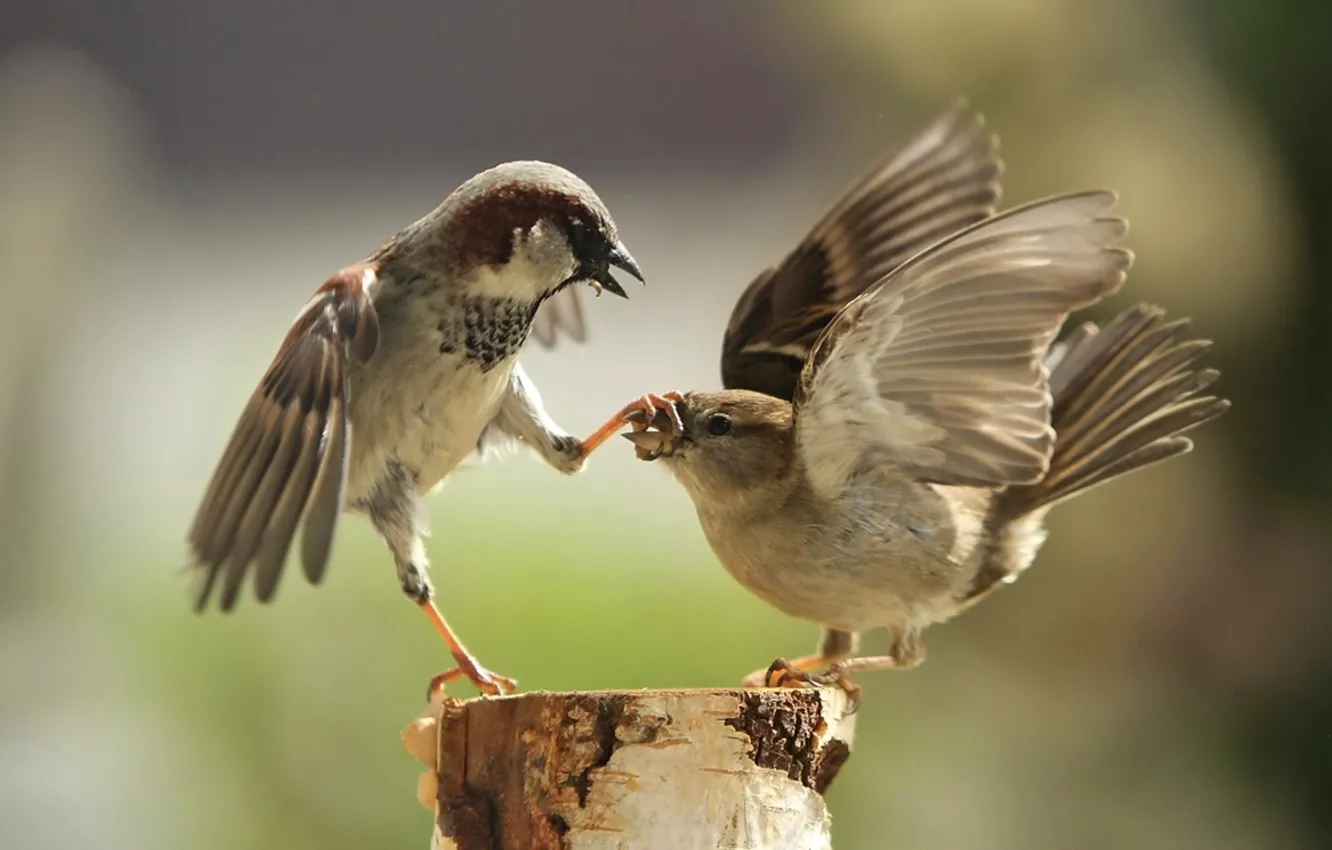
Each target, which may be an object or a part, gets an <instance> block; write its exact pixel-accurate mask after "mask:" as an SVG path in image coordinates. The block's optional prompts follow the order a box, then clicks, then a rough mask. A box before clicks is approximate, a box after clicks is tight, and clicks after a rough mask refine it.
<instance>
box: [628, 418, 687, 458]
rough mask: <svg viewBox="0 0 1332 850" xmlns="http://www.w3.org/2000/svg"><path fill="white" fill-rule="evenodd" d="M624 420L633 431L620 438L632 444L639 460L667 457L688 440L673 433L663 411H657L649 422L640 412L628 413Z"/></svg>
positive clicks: (681, 435)
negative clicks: (632, 427) (631, 426)
mask: <svg viewBox="0 0 1332 850" xmlns="http://www.w3.org/2000/svg"><path fill="white" fill-rule="evenodd" d="M625 420H626V421H627V422H629V423H630V424H632V425H633V426H634V430H633V431H628V432H626V433H624V434H621V435H620V436H622V437H624V438H625V439H626V440H628V441H629V442H631V443H633V444H634V454H635V455H637V456H638V459H639V460H656V459H657V458H659V457H662V456H663V455H664V456H667V457H669V456H671V455H673V454H675V452H676V450H678V449H679V448H680V445H681V444H682V443H683V442H685V441H686V440H687V439H688V438H687V437H685V435H683V434H676V433H674V429H673V428H672V427H671V419H670V416H668V415H667V413H666V411H664V410H660V409H659V410H657V411H656V414H655V415H654V416H653V417H652V421H651V422H648V421H647V414H645V413H644V412H643V411H641V410H635V411H634V412H633V413H630V414H629V415H628V416H626V417H625Z"/></svg>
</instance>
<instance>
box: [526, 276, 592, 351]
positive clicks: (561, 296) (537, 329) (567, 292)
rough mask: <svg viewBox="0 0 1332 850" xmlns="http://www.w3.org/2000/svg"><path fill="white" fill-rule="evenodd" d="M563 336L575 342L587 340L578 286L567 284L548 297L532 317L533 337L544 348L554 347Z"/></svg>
mask: <svg viewBox="0 0 1332 850" xmlns="http://www.w3.org/2000/svg"><path fill="white" fill-rule="evenodd" d="M561 336H565V337H568V338H569V339H571V340H573V341H574V342H584V341H586V340H587V326H586V325H584V324H583V304H582V302H581V301H580V300H579V298H578V288H577V287H573V286H566V287H564V288H563V289H561V290H560V291H559V292H556V293H555V294H554V295H552V296H550V297H549V298H547V299H546V300H545V301H543V302H542V304H541V306H540V307H538V308H537V313H536V316H535V317H534V318H533V319H532V338H533V339H535V340H536V341H537V342H538V343H539V344H540V345H541V346H542V347H543V348H552V347H554V345H555V343H556V341H557V340H558V339H559V338H560V337H561Z"/></svg>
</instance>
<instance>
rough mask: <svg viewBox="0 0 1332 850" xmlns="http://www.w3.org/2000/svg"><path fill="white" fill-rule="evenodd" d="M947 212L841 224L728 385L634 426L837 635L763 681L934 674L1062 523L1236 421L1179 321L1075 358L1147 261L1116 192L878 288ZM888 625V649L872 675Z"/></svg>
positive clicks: (919, 185)
mask: <svg viewBox="0 0 1332 850" xmlns="http://www.w3.org/2000/svg"><path fill="white" fill-rule="evenodd" d="M908 150H910V148H908ZM933 150H934V151H936V152H937V150H938V148H937V147H936V148H934V149H933ZM922 155H923V156H925V157H926V158H928V157H929V156H930V151H926V152H924V153H923V154H922ZM909 165H910V163H908V166H909ZM917 168H918V169H919V167H917ZM923 171H924V173H926V174H935V173H940V172H939V170H938V169H937V168H929V167H926V168H924V169H923ZM941 173H947V170H946V169H944V170H942V172H941ZM886 182H890V181H886ZM904 182H905V181H904ZM854 193H855V190H854V189H853V195H854ZM938 197H939V196H938V195H937V194H936V193H935V191H934V190H933V187H931V186H929V185H928V183H927V182H926V181H916V182H914V183H910V184H908V185H906V186H904V187H903V188H902V189H901V190H900V194H899V195H898V196H897V197H892V198H889V197H885V198H882V199H881V200H880V201H879V203H878V204H877V205H876V206H871V205H860V206H858V205H856V204H850V205H848V204H847V203H846V202H843V203H841V204H839V205H838V206H836V207H834V209H833V212H832V213H830V216H829V217H828V218H825V220H824V221H823V223H821V224H820V226H819V227H818V228H816V229H815V231H814V233H813V234H811V236H810V237H809V238H808V239H807V240H806V241H805V243H804V244H802V246H801V247H800V248H799V249H797V251H796V253H795V254H793V255H791V256H790V257H788V258H787V260H786V261H785V262H784V263H783V264H782V265H781V266H779V267H778V268H777V270H776V271H774V272H768V273H765V274H764V275H763V276H760V277H759V279H758V280H757V281H755V282H754V283H753V284H752V285H751V286H750V288H749V289H748V290H747V291H746V292H745V293H744V294H743V295H742V296H741V298H740V300H739V302H738V304H737V305H736V308H735V311H734V313H733V315H732V317H731V322H730V325H729V327H728V329H727V333H726V340H725V342H724V344H723V354H722V375H723V381H724V384H725V386H726V387H727V389H726V390H725V391H722V392H715V393H703V392H691V393H687V394H684V395H680V394H678V393H668V394H666V395H665V396H664V397H662V396H650V397H644V399H645V400H644V401H642V402H639V403H636V404H635V405H630V406H628V407H626V409H625V411H622V412H621V413H622V414H627V416H628V418H629V419H630V420H631V421H633V422H635V423H636V424H635V431H634V432H633V433H628V434H625V435H624V436H625V437H627V438H628V439H630V440H631V441H632V442H634V443H635V445H636V447H637V453H638V456H639V457H640V458H641V459H644V460H655V459H658V458H660V459H661V460H662V462H664V463H665V464H666V465H667V467H668V468H669V469H670V471H671V472H672V473H673V474H674V475H675V477H676V479H677V480H679V481H680V483H681V484H682V485H683V486H684V488H685V490H686V491H687V492H688V493H689V495H690V498H691V499H692V500H693V502H694V505H695V508H696V510H697V513H698V517H699V520H700V523H701V525H702V527H703V531H704V534H705V536H706V537H707V539H708V542H709V543H710V545H711V547H712V549H713V551H714V553H715V554H716V555H717V557H718V559H719V560H720V561H721V562H722V564H723V566H724V567H725V568H726V569H727V571H728V572H730V574H731V575H732V576H733V577H735V578H736V579H737V580H738V581H739V582H740V583H741V584H743V585H744V586H745V587H747V588H748V589H749V590H751V591H753V592H754V593H755V594H757V595H758V596H759V597H761V598H762V599H764V600H766V601H767V602H769V603H770V604H772V605H774V606H776V607H777V608H779V609H781V610H782V611H784V612H786V613H788V614H790V615H792V616H796V617H802V618H805V619H809V620H813V621H815V622H817V623H819V624H821V625H822V627H823V637H822V640H821V642H820V645H819V648H818V651H817V652H815V653H814V654H812V655H808V656H804V657H800V658H796V659H794V660H791V661H787V660H785V659H778V661H776V662H774V664H773V665H772V666H771V667H770V668H768V670H767V671H759V672H756V673H754V674H751V675H750V676H749V677H747V678H746V680H745V684H746V685H749V686H757V685H760V684H765V683H766V684H769V685H778V684H798V683H800V682H805V681H814V682H830V681H843V682H844V683H845V676H847V675H848V674H850V673H854V672H857V671H863V670H875V669H890V668H897V669H908V668H911V667H914V666H916V665H918V664H920V663H921V662H922V661H923V660H924V657H925V650H924V646H923V644H922V643H921V638H920V636H921V632H922V631H923V630H924V629H925V628H926V627H927V626H929V625H930V624H932V623H936V622H941V621H943V620H947V619H949V618H950V617H952V616H954V615H955V614H957V613H959V612H960V611H961V610H963V609H964V608H966V607H968V606H969V605H971V604H973V603H974V602H975V601H977V600H978V599H980V598H981V597H982V596H984V595H986V594H987V593H988V592H989V591H990V590H992V589H994V588H995V587H996V586H998V584H1000V583H1006V582H1010V581H1012V580H1014V579H1015V578H1016V577H1017V575H1018V574H1019V573H1020V572H1021V571H1022V570H1024V569H1026V567H1027V566H1028V565H1029V564H1030V563H1031V561H1032V560H1033V559H1034V557H1035V555H1036V553H1037V550H1038V549H1039V547H1040V545H1041V543H1042V542H1043V541H1044V537H1045V531H1044V527H1043V521H1044V518H1045V515H1046V513H1047V512H1048V510H1049V508H1050V507H1051V506H1052V505H1054V504H1055V503H1056V502H1058V501H1060V500H1062V499H1065V498H1067V497H1069V496H1072V495H1075V494H1077V493H1081V492H1084V491H1086V490H1087V489H1088V488H1090V487H1092V486H1094V485H1096V484H1099V483H1102V482H1104V481H1107V480H1109V479H1110V478H1113V477H1116V476H1119V475H1122V474H1124V473H1126V472H1129V471H1132V470H1134V469H1138V468H1141V467H1144V466H1146V465H1148V464H1150V463H1154V462H1156V461H1159V460H1164V459H1166V458H1168V457H1172V456H1174V455H1177V454H1182V453H1184V452H1186V451H1188V450H1189V449H1190V448H1191V445H1192V444H1191V443H1190V442H1189V440H1188V439H1187V438H1185V437H1182V436H1180V434H1181V433H1182V432H1184V431H1186V430H1188V429H1189V428H1192V427H1194V426H1196V425H1198V424H1201V423H1203V422H1206V421H1208V420H1210V419H1213V418H1215V417H1216V416H1219V415H1220V414H1221V413H1223V412H1224V411H1225V410H1226V409H1227V408H1228V407H1229V402H1227V401H1225V400H1223V399H1218V398H1214V397H1211V396H1203V395H1199V393H1200V391H1201V390H1203V389H1204V388H1205V387H1206V386H1207V385H1208V384H1210V383H1212V381H1214V380H1215V379H1216V377H1217V373H1216V372H1215V371H1211V370H1204V371H1198V372H1194V371H1191V370H1190V366H1191V364H1192V363H1193V362H1194V361H1195V360H1196V359H1197V358H1198V357H1199V356H1200V355H1201V354H1202V353H1203V352H1204V351H1205V350H1206V349H1207V348H1208V347H1209V345H1210V343H1209V342H1207V341H1204V340H1188V339H1185V338H1184V335H1183V334H1184V330H1185V323H1183V322H1179V321H1176V322H1166V321H1165V320H1164V318H1163V314H1162V313H1161V311H1159V310H1157V309H1155V308H1151V307H1145V306H1138V307H1134V308H1131V309H1129V310H1127V311H1125V312H1124V313H1122V314H1120V315H1119V316H1118V317H1117V318H1116V319H1114V320H1113V321H1111V322H1110V323H1109V324H1108V325H1107V326H1106V327H1105V328H1103V329H1098V328H1097V327H1096V326H1095V325H1092V324H1084V325H1083V326H1082V327H1080V328H1078V329H1077V330H1076V331H1075V332H1074V333H1073V334H1072V335H1070V337H1069V338H1068V339H1067V340H1065V341H1064V342H1063V343H1061V344H1058V345H1053V346H1052V343H1053V341H1054V339H1055V336H1056V334H1057V333H1058V331H1059V329H1060V327H1061V325H1062V324H1063V323H1064V321H1065V320H1066V318H1067V317H1068V315H1069V314H1070V313H1071V312H1073V311H1075V310H1078V309H1081V308H1084V307H1087V306H1089V305H1091V304H1094V303H1096V302H1098V301H1100V300H1101V299H1103V298H1105V297H1107V296H1108V295H1110V294H1112V293H1114V292H1115V291H1117V290H1118V289H1119V287H1120V286H1121V284H1122V283H1123V281H1124V279H1125V276H1126V274H1127V271H1128V269H1129V267H1130V265H1131V263H1132V255H1131V253H1129V252H1128V251H1126V250H1123V249H1120V248H1116V247H1114V245H1115V243H1116V242H1117V241H1118V240H1119V239H1120V237H1122V236H1123V234H1124V233H1125V232H1126V230H1127V224H1126V222H1124V221H1123V220H1122V219H1119V218H1114V217H1111V216H1109V215H1108V213H1109V211H1110V209H1111V207H1112V206H1113V205H1114V202H1115V196H1114V195H1113V194H1111V193H1108V192H1083V193H1078V194H1071V195H1065V196H1061V197H1055V198H1051V199H1047V200H1044V201H1040V202H1037V203H1033V204H1028V205H1025V206H1022V207H1019V208H1016V209H1013V210H1010V211H1007V212H1005V213H1002V214H1000V215H997V216H993V217H989V218H985V217H984V214H982V215H980V216H978V219H977V220H976V221H975V223H971V224H969V225H968V226H966V227H964V228H960V229H959V231H958V232H956V233H954V234H952V235H951V236H949V237H948V238H946V239H943V240H942V241H937V242H934V243H933V244H932V245H931V246H930V247H928V248H925V250H923V251H920V252H919V253H915V254H914V256H911V257H910V258H909V259H906V260H905V262H902V263H901V264H900V265H896V267H895V268H892V270H891V271H889V273H888V274H886V275H885V276H882V277H881V278H877V279H876V278H874V277H872V275H871V273H869V271H868V268H867V266H868V264H867V263H865V262H864V261H863V259H862V258H864V257H876V256H881V252H882V251H883V249H882V248H880V247H879V246H880V245H882V244H884V242H885V241H887V242H889V243H891V242H892V240H891V238H890V237H891V236H892V235H893V233H894V227H893V226H892V224H891V223H892V222H893V221H894V216H896V217H897V218H899V219H904V220H909V221H910V220H915V219H916V217H920V218H923V219H925V220H928V211H929V210H932V209H935V207H936V205H937V204H938V203H939V202H938V201H937V200H936V199H937V198H938ZM885 208H886V209H889V210H893V211H894V212H893V213H892V214H891V215H885V214H882V213H880V219H879V220H880V222H881V223H880V224H878V225H877V226H875V227H867V226H864V225H863V224H862V222H863V221H865V220H866V219H867V218H869V217H872V216H873V214H874V213H873V210H874V209H885ZM970 211H971V212H972V213H977V212H980V211H979V209H978V207H974V206H973V207H971V208H970ZM985 212H986V213H988V211H985ZM981 219H983V220H981ZM903 229H906V228H903ZM908 231H909V232H911V231H910V230H909V229H908ZM917 246H919V242H918V241H917V242H914V243H912V244H911V246H910V249H914V248H916V247H917ZM919 247H924V246H919ZM897 256H898V255H894V259H896V258H897ZM886 265H888V264H887V263H883V264H880V265H879V266H877V267H876V268H875V271H878V270H879V269H883V268H884V266H886ZM635 408H637V409H635ZM649 426H650V428H649ZM878 627H885V628H887V629H888V631H889V632H890V634H891V636H892V640H893V644H892V647H891V649H890V650H889V652H888V654H887V655H884V656H877V657H852V656H853V655H854V654H855V652H856V651H857V648H858V643H859V635H860V633H862V632H865V631H868V630H870V629H873V628H878Z"/></svg>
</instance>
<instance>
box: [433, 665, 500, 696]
mask: <svg viewBox="0 0 1332 850" xmlns="http://www.w3.org/2000/svg"><path fill="white" fill-rule="evenodd" d="M469 666H471V668H472V669H471V670H466V669H464V668H463V667H451V668H449V669H448V670H445V671H444V672H443V673H436V674H435V675H434V676H432V677H431V678H430V685H429V687H428V689H427V690H426V702H430V701H431V700H433V699H434V698H435V695H436V694H438V693H439V692H440V691H442V690H443V689H444V687H445V686H446V685H448V684H449V683H450V682H456V681H458V680H459V679H466V680H467V681H469V682H471V683H472V685H473V686H475V687H476V689H477V690H479V691H481V692H482V693H483V694H486V695H487V696H492V697H498V696H508V695H509V694H511V693H513V692H514V691H515V690H517V689H518V682H517V680H515V679H510V678H509V677H508V676H501V675H499V674H498V673H492V672H490V671H489V670H486V669H484V668H482V667H480V666H477V665H469Z"/></svg>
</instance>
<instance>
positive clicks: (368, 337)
mask: <svg viewBox="0 0 1332 850" xmlns="http://www.w3.org/2000/svg"><path fill="white" fill-rule="evenodd" d="M373 280H374V277H373V272H372V271H370V270H369V268H368V267H365V266H353V267H351V268H348V269H345V270H343V271H342V272H339V273H338V274H337V275H335V276H334V277H332V278H330V279H329V281H328V282H327V283H325V284H324V285H323V286H321V287H320V288H319V290H318V291H317V292H316V293H315V295H314V297H313V298H311V299H310V301H309V302H308V303H307V304H306V306H305V308H304V309H303V310H302V311H301V313H300V315H299V316H297V317H296V320H295V322H293V323H292V327H291V330H290V331H288V332H287V336H286V339H284V340H283V342H282V346H281V348H279V349H278V353H277V356H276V357H274V358H273V362H272V364H271V365H269V367H268V371H267V372H266V373H265V374H264V377H263V380H262V381H261V382H260V384H259V386H258V387H257V388H256V389H255V391H254V394H253V395H252V396H251V397H250V400H249V402H248V403H247V404H246V406H245V410H244V411H243V412H242V413H241V416H240V420H239V421H238V422H237V423H236V428H235V430H234V431H233V432H232V435H231V441H230V442H229V443H228V444H227V447H226V449H225V451H224V452H223V454H222V459H221V461H220V462H219V463H218V466H217V470H216V471H215V472H214V473H213V477H212V480H211V481H210V482H209V484H208V488H207V490H206V491H205V493H204V497H203V501H202V503H201V504H200V506H199V510H198V513H197V514H196V515H195V519H194V524H193V526H192V527H191V529H190V534H189V546H190V551H191V554H192V556H193V563H194V566H195V568H197V569H198V570H199V571H200V572H201V574H202V588H201V590H200V592H199V596H198V601H197V604H196V608H197V610H200V611H202V610H203V609H205V608H206V607H207V606H208V602H209V598H210V596H211V595H212V593H213V590H214V587H216V586H217V585H218V584H219V581H220V584H221V589H220V594H221V595H220V597H219V601H218V606H219V607H220V608H221V610H223V611H229V610H231V608H232V607H234V606H235V604H236V601H237V599H238V597H239V595H240V590H241V584H242V582H243V581H244V579H245V576H246V575H247V574H252V575H253V576H254V579H253V580H254V588H255V595H256V596H257V598H258V599H259V600H260V601H261V602H267V601H269V600H270V599H272V597H273V594H274V592H275V590H276V589H277V584H278V579H279V578H280V577H281V574H282V567H283V564H284V563H285V561H286V558H287V552H288V550H289V549H290V548H291V543H292V540H293V538H294V536H295V533H296V528H297V526H298V525H299V524H301V523H302V521H304V527H303V530H302V538H301V562H302V566H303V568H304V572H305V576H306V578H307V579H309V581H310V582H311V583H312V584H318V583H319V582H320V581H321V580H322V578H323V575H324V570H325V568H326V567H327V565H328V558H329V552H330V550H331V548H332V544H333V535H334V531H335V530H336V527H337V522H338V518H339V516H340V515H341V512H342V508H343V493H344V490H345V488H346V480H347V457H348V447H349V433H348V432H349V424H348V415H349V414H348V403H349V397H348V385H347V372H348V366H349V362H350V359H351V358H356V359H357V360H359V361H366V360H369V359H370V357H371V356H372V355H373V354H374V352H375V348H376V346H377V345H378V342H379V320H378V317H377V316H376V314H375V308H374V305H373V303H372V302H371V299H370V294H369V292H368V291H367V287H368V286H369V284H370V283H371V282H372V281H373Z"/></svg>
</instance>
